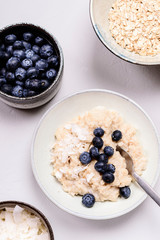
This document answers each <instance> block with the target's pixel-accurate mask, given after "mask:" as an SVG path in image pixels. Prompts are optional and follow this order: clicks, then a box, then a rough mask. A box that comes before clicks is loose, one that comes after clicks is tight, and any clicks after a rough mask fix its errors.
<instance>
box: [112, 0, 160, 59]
mask: <svg viewBox="0 0 160 240" xmlns="http://www.w3.org/2000/svg"><path fill="white" fill-rule="evenodd" d="M109 29H110V31H111V34H112V37H113V38H114V39H115V40H116V42H117V43H118V44H119V45H120V46H121V47H123V48H125V49H127V50H128V51H130V52H134V53H137V54H139V55H142V56H149V55H150V56H154V55H157V54H159V53H160V0H116V1H115V3H114V4H113V5H112V8H111V9H110V12H109Z"/></svg>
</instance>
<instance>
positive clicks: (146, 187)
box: [116, 145, 160, 206]
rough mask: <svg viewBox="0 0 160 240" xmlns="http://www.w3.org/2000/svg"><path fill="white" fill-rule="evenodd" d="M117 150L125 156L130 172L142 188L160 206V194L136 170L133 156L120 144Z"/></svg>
mask: <svg viewBox="0 0 160 240" xmlns="http://www.w3.org/2000/svg"><path fill="white" fill-rule="evenodd" d="M116 150H117V151H119V152H120V154H121V156H122V157H124V158H125V160H126V168H127V170H128V172H129V173H130V174H131V175H132V176H133V177H134V179H135V180H136V181H137V183H138V184H139V185H140V186H141V188H143V190H144V191H145V192H146V193H147V194H148V195H149V196H150V197H151V198H152V199H153V200H154V201H155V202H156V203H157V204H158V205H159V206H160V196H158V194H157V193H156V192H155V191H154V190H153V188H152V187H151V186H150V185H149V184H148V183H147V182H146V181H145V180H144V179H142V178H141V177H140V176H139V175H138V174H137V173H136V172H135V170H134V166H133V160H132V158H131V156H130V155H129V154H128V153H127V152H126V151H125V150H124V149H123V148H121V147H120V146H118V145H117V146H116Z"/></svg>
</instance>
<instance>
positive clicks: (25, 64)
mask: <svg viewBox="0 0 160 240" xmlns="http://www.w3.org/2000/svg"><path fill="white" fill-rule="evenodd" d="M21 65H22V67H23V68H24V69H28V68H30V67H32V66H33V62H32V60H31V59H30V58H25V59H23V61H22V63H21Z"/></svg>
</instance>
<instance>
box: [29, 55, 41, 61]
mask: <svg viewBox="0 0 160 240" xmlns="http://www.w3.org/2000/svg"><path fill="white" fill-rule="evenodd" d="M31 60H32V62H34V63H35V62H37V61H38V60H40V56H39V55H37V54H34V55H33V56H32V57H31Z"/></svg>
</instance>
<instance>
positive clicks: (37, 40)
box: [35, 36, 43, 46]
mask: <svg viewBox="0 0 160 240" xmlns="http://www.w3.org/2000/svg"><path fill="white" fill-rule="evenodd" d="M35 44H37V45H39V46H41V45H42V44H43V38H42V37H39V36H38V37H36V38H35Z"/></svg>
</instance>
